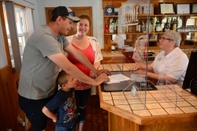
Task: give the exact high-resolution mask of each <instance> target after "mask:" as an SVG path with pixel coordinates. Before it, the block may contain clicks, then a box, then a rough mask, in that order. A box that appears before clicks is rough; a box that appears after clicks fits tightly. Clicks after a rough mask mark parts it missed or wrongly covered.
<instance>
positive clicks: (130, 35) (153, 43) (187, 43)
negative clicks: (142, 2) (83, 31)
mask: <svg viewBox="0 0 197 131" xmlns="http://www.w3.org/2000/svg"><path fill="white" fill-rule="evenodd" d="M124 2H125V1H124V0H122V1H121V0H119V1H117V0H112V1H111V2H110V1H109V0H103V8H104V7H105V6H106V5H114V7H115V8H119V7H120V6H121V4H122V3H124ZM151 2H152V3H153V6H154V8H156V9H157V10H158V1H154V0H153V1H151ZM159 2H165V1H159ZM183 2H185V3H193V2H194V1H193V0H187V1H186V0H183ZM118 3H119V4H118ZM174 3H175V4H176V3H181V2H179V1H174ZM150 17H151V18H153V19H156V18H158V19H159V20H160V22H162V20H164V19H165V18H170V19H171V18H172V17H173V19H174V18H176V19H180V20H181V23H179V25H180V24H181V25H182V26H181V27H182V28H183V29H185V28H186V26H187V25H186V23H187V20H188V19H189V18H191V17H193V18H194V19H195V20H194V21H195V22H194V25H196V26H197V14H170V15H160V14H157V15H150ZM111 18H114V19H118V16H117V15H113V16H105V15H104V21H103V22H104V50H105V51H110V49H111V40H112V35H115V34H116V33H108V32H106V31H105V25H106V23H107V22H108V24H109V20H110V19H111ZM138 19H139V23H141V22H142V21H144V22H145V21H147V16H144V15H139V16H138ZM128 28H129V29H128V32H127V33H125V34H126V36H127V37H126V40H125V44H126V45H131V46H133V47H134V44H135V40H136V39H137V38H138V37H139V36H140V35H144V34H146V33H143V32H137V31H136V26H130V27H128ZM162 33H163V32H150V33H149V37H150V40H149V49H150V50H158V49H159V47H158V44H157V43H158V40H159V37H160V36H161V35H162ZM179 33H180V34H181V36H182V41H181V45H180V47H181V48H182V49H189V48H194V47H195V46H197V31H188V30H187V31H179ZM191 33H192V35H193V37H192V39H191V38H187V36H188V35H189V34H191Z"/></svg>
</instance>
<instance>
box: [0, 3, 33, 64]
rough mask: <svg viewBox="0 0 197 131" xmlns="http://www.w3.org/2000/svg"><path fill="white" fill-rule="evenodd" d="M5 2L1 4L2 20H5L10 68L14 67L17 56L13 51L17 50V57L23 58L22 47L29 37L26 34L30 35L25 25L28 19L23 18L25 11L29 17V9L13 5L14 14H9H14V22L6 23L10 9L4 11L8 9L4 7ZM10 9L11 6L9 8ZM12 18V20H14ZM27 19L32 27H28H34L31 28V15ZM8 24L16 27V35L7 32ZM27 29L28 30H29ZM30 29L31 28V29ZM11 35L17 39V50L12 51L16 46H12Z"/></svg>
mask: <svg viewBox="0 0 197 131" xmlns="http://www.w3.org/2000/svg"><path fill="white" fill-rule="evenodd" d="M5 4H6V2H5V3H4V4H3V9H4V18H5V24H6V32H7V37H8V44H9V51H10V57H11V62H12V67H15V63H16V62H15V59H14V58H15V55H18V54H15V53H14V50H19V55H20V56H21V59H22V57H23V51H24V47H25V44H26V41H27V39H28V37H29V35H28V34H30V33H29V32H28V30H27V24H26V22H28V19H27V18H26V17H25V14H26V11H28V12H27V13H28V15H29V8H28V9H27V8H25V7H20V6H17V5H14V13H11V14H15V16H14V17H15V22H14V23H13V22H8V21H9V20H8V16H7V14H9V15H10V12H9V11H12V10H10V9H6V7H8V8H9V7H10V6H6V5H5ZM11 7H12V6H11ZM14 17H13V18H14ZM28 18H29V19H30V20H31V22H28V24H29V23H31V24H32V25H28V26H30V27H34V26H33V22H32V20H33V19H32V15H31V17H29V16H28ZM9 24H15V25H16V26H13V27H16V31H15V32H16V33H17V34H16V33H13V32H12V33H11V34H10V30H9V27H10V26H9ZM30 27H29V28H30ZM31 29H32V28H31ZM11 35H17V38H18V42H17V43H18V46H17V49H14V48H15V47H16V46H13V44H14V43H12V42H11V41H12V40H11Z"/></svg>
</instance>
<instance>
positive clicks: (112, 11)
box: [104, 5, 115, 16]
mask: <svg viewBox="0 0 197 131" xmlns="http://www.w3.org/2000/svg"><path fill="white" fill-rule="evenodd" d="M104 10H105V11H104V15H105V16H109V15H114V14H115V9H114V6H113V5H107V6H105V7H104Z"/></svg>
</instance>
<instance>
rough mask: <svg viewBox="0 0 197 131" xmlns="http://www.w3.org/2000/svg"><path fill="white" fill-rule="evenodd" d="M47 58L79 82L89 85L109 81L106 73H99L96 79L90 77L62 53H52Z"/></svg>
mask: <svg viewBox="0 0 197 131" xmlns="http://www.w3.org/2000/svg"><path fill="white" fill-rule="evenodd" d="M48 58H49V59H50V60H52V61H53V62H54V63H55V64H56V65H58V66H59V67H60V68H62V69H63V70H64V71H65V72H67V73H68V74H70V75H71V76H72V77H74V78H75V79H77V80H79V81H81V82H84V83H87V84H91V85H99V84H101V83H102V82H104V81H109V78H108V76H107V75H106V74H101V75H99V76H98V77H97V79H92V78H90V77H88V76H87V75H85V74H84V73H83V72H82V71H80V70H79V69H78V68H77V67H76V66H75V65H73V64H72V63H71V62H70V61H69V60H68V59H67V58H66V56H65V55H64V54H63V53H59V54H53V55H50V56H48ZM85 61H86V60H85ZM88 63H90V62H88ZM91 66H92V65H91ZM92 67H93V66H92ZM93 68H94V67H93ZM95 70H96V69H95Z"/></svg>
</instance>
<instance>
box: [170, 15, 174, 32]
mask: <svg viewBox="0 0 197 131" xmlns="http://www.w3.org/2000/svg"><path fill="white" fill-rule="evenodd" d="M173 25H174V21H173V18H171V21H170V30H173Z"/></svg>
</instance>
